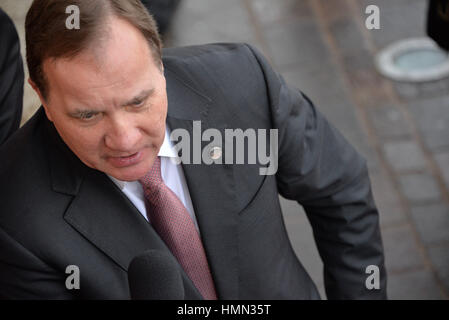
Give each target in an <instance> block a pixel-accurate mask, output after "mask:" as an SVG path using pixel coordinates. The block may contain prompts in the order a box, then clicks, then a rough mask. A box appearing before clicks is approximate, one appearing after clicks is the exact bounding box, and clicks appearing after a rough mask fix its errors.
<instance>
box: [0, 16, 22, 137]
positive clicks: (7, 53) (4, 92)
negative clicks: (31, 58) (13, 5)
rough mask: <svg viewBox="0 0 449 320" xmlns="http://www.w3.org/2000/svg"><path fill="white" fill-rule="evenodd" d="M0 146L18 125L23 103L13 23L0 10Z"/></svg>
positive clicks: (19, 64) (20, 63) (18, 57)
mask: <svg viewBox="0 0 449 320" xmlns="http://www.w3.org/2000/svg"><path fill="white" fill-rule="evenodd" d="M0 43H1V44H2V45H1V46H0V145H1V144H3V143H4V142H5V141H6V140H7V139H8V138H9V136H11V135H12V134H13V133H14V132H15V131H16V130H17V129H18V128H19V125H20V120H21V118H22V103H23V102H22V101H23V79H24V76H23V65H22V57H21V56H20V43H19V37H18V35H17V31H16V28H15V27H14V23H13V22H12V21H11V19H10V18H9V17H8V15H7V14H6V13H5V12H4V11H3V10H2V9H1V8H0Z"/></svg>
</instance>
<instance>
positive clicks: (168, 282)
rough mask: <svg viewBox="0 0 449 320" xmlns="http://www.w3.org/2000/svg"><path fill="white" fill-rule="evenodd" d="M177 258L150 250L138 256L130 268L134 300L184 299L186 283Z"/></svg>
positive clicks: (132, 297)
mask: <svg viewBox="0 0 449 320" xmlns="http://www.w3.org/2000/svg"><path fill="white" fill-rule="evenodd" d="M179 268H180V266H179V264H178V263H177V262H176V260H175V258H174V257H173V256H172V255H171V254H169V253H167V252H163V251H158V250H148V251H145V252H144V253H142V254H140V255H138V256H136V257H135V258H134V259H133V260H132V261H131V263H130V264H129V268H128V282H129V290H130V293H131V299H132V300H184V284H183V282H182V277H181V272H180V269H179Z"/></svg>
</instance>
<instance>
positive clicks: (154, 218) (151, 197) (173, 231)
mask: <svg viewBox="0 0 449 320" xmlns="http://www.w3.org/2000/svg"><path fill="white" fill-rule="evenodd" d="M139 182H140V183H141V184H142V186H143V190H144V195H145V206H146V209H147V215H148V219H149V220H150V223H151V224H152V225H153V227H154V229H155V230H156V232H157V233H158V234H159V236H160V237H161V239H162V240H163V241H164V242H165V244H166V245H167V246H168V247H169V249H170V250H171V252H172V253H173V255H174V256H175V257H176V259H178V262H179V263H180V264H181V266H182V267H183V269H184V271H185V272H186V273H187V275H188V276H189V277H190V279H191V280H192V281H193V283H194V284H195V286H196V287H197V289H198V290H199V292H200V293H201V294H202V295H203V297H204V299H206V300H216V299H217V295H216V293H215V288H214V283H213V280H212V275H211V272H210V269H209V265H208V263H207V258H206V254H205V252H204V248H203V244H202V243H201V239H200V237H199V234H198V231H197V230H196V228H195V225H194V223H193V220H192V218H191V217H190V215H189V212H188V211H187V209H186V208H185V207H184V205H183V204H182V202H181V201H180V200H179V198H178V197H177V196H176V194H175V193H174V192H173V191H172V190H171V189H170V188H169V187H167V186H166V185H165V183H164V181H163V180H162V176H161V159H160V158H159V157H156V160H155V161H154V164H153V166H152V167H151V169H150V171H149V172H148V173H147V174H146V175H145V176H144V177H142V178H141V179H139Z"/></svg>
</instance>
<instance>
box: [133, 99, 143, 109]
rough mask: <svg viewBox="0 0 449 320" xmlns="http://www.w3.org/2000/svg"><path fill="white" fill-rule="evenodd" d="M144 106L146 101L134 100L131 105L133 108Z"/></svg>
mask: <svg viewBox="0 0 449 320" xmlns="http://www.w3.org/2000/svg"><path fill="white" fill-rule="evenodd" d="M143 104H144V100H134V101H133V102H132V103H131V105H132V106H133V107H137V108H138V107H141V106H143Z"/></svg>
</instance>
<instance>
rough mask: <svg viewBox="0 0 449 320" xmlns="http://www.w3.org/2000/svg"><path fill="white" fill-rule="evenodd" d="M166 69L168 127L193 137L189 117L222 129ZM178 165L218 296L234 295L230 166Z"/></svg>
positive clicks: (201, 99) (206, 104)
mask: <svg viewBox="0 0 449 320" xmlns="http://www.w3.org/2000/svg"><path fill="white" fill-rule="evenodd" d="M166 73H167V75H166V78H167V92H168V99H169V101H168V105H169V109H168V116H167V124H168V126H169V128H170V130H171V131H172V132H173V130H175V129H178V128H182V129H185V130H187V131H188V132H189V134H190V137H193V121H201V130H202V131H204V130H206V129H208V128H216V129H219V130H221V131H223V130H224V128H220V125H219V124H216V123H212V122H211V119H210V117H209V111H210V110H209V108H210V104H211V103H212V101H211V100H210V99H209V98H208V97H206V96H203V95H202V94H201V93H199V91H198V90H195V89H194V87H193V86H192V84H188V83H185V82H183V81H182V80H180V79H179V78H178V77H176V75H175V74H173V73H172V71H170V70H167V72H166ZM222 136H223V137H224V134H222ZM191 140H192V139H191ZM174 143H176V142H174ZM207 144H209V142H208V141H206V142H202V143H201V150H203V147H204V146H206V145H207ZM190 150H191V153H192V152H193V141H190ZM222 157H224V154H223V156H222ZM191 158H193V155H192V154H191ZM182 168H183V171H184V175H185V178H186V182H187V186H188V188H189V193H190V197H191V199H192V203H193V207H194V210H195V215H196V218H197V220H198V224H199V228H200V233H201V237H202V241H203V245H204V248H205V250H206V254H207V258H208V261H209V265H210V268H211V271H212V275H213V277H214V282H215V286H216V288H217V292H218V295H219V298H220V299H237V298H238V243H237V239H238V230H237V208H236V205H235V204H236V195H235V186H234V183H235V179H234V171H233V167H232V166H231V165H225V164H221V165H216V164H212V165H205V164H203V165H199V164H182Z"/></svg>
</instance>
